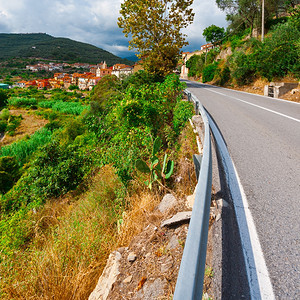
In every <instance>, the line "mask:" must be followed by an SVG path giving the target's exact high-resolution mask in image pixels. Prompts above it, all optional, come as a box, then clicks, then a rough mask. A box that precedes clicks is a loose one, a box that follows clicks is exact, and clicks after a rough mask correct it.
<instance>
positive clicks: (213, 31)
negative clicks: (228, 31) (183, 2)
mask: <svg viewBox="0 0 300 300" xmlns="http://www.w3.org/2000/svg"><path fill="white" fill-rule="evenodd" d="M224 32H225V29H224V28H223V27H218V26H216V25H210V26H208V27H206V28H205V29H204V30H203V36H204V37H205V39H206V41H207V42H211V43H213V44H216V43H217V42H219V41H220V40H222V39H223V38H224Z"/></svg>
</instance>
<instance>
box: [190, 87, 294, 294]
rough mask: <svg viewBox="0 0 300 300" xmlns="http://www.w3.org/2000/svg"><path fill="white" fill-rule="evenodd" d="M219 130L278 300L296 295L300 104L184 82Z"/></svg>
mask: <svg viewBox="0 0 300 300" xmlns="http://www.w3.org/2000/svg"><path fill="white" fill-rule="evenodd" d="M188 89H189V90H190V91H191V92H192V93H193V94H194V95H195V96H196V97H197V98H198V99H199V100H200V101H201V102H202V104H203V106H204V107H205V108H206V110H207V111H208V112H209V114H210V115H211V116H212V117H213V119H214V120H215V122H216V124H217V125H218V127H219V128H220V130H221V132H222V134H223V136H224V139H225V142H226V143H227V147H228V150H229V153H230V155H231V158H232V159H233V162H234V164H235V166H236V168H237V172H238V175H239V177H240V179H241V183H242V185H243V188H244V190H245V193H246V196H247V199H248V202H249V207H250V210H251V212H252V215H253V219H254V223H255V226H256V230H257V233H258V235H259V240H260V244H261V246H262V250H263V253H264V257H265V261H266V265H267V268H268V271H269V274H270V277H271V283H272V285H273V289H274V293H275V296H276V298H277V299H300V195H299V194H300V104H297V103H293V102H287V101H281V100H278V99H273V98H267V97H262V96H257V95H252V94H247V93H242V92H237V91H232V90H228V89H223V88H220V87H214V86H208V85H203V84H198V83H192V82H188Z"/></svg>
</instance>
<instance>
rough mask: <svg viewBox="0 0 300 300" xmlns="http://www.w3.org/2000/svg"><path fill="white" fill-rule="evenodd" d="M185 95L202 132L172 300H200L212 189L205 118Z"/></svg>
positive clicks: (201, 108)
mask: <svg viewBox="0 0 300 300" xmlns="http://www.w3.org/2000/svg"><path fill="white" fill-rule="evenodd" d="M185 93H186V94H187V96H188V100H189V101H193V102H194V104H195V110H196V114H198V113H199V112H200V114H201V116H202V119H203V123H204V130H205V133H204V145H203V157H202V161H201V168H200V173H199V178H198V184H197V186H196V194H195V202H194V207H193V211H192V217H191V220H190V225H189V231H188V235H187V239H186V243H185V247H184V251H183V256H182V260H181V265H180V269H179V274H178V278H177V283H176V287H175V293H174V298H173V299H175V300H182V299H186V300H189V299H202V290H203V281H204V271H205V259H206V248H207V238H208V226H209V211H210V203H211V187H212V154H211V139H210V129H209V122H208V118H207V115H206V112H205V110H204V108H203V106H202V104H201V103H200V102H199V100H198V99H197V98H196V97H195V96H194V95H193V94H192V93H190V92H189V91H188V90H186V91H185Z"/></svg>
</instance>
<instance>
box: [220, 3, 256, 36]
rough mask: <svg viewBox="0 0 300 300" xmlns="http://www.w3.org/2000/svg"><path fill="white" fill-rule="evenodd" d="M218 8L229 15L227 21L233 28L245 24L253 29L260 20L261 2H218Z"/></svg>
mask: <svg viewBox="0 0 300 300" xmlns="http://www.w3.org/2000/svg"><path fill="white" fill-rule="evenodd" d="M216 3H217V5H218V7H219V8H220V9H221V10H223V11H225V12H226V13H227V20H228V21H230V22H231V23H232V24H233V28H234V29H236V27H238V26H241V25H243V24H245V25H246V27H250V28H251V34H252V29H253V27H254V24H255V21H256V20H258V18H257V17H258V14H259V12H260V2H258V1H257V0H216Z"/></svg>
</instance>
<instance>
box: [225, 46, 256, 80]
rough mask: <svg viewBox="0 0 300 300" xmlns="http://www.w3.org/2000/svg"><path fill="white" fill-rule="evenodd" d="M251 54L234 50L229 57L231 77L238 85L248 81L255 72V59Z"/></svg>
mask: <svg viewBox="0 0 300 300" xmlns="http://www.w3.org/2000/svg"><path fill="white" fill-rule="evenodd" d="M252 57H253V55H247V54H245V53H244V52H243V51H236V52H234V53H233V55H232V56H231V57H230V59H229V67H230V70H231V77H232V79H234V80H235V81H236V83H237V84H238V85H243V84H248V83H250V82H251V81H252V80H253V78H254V76H255V72H256V61H255V59H252Z"/></svg>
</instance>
